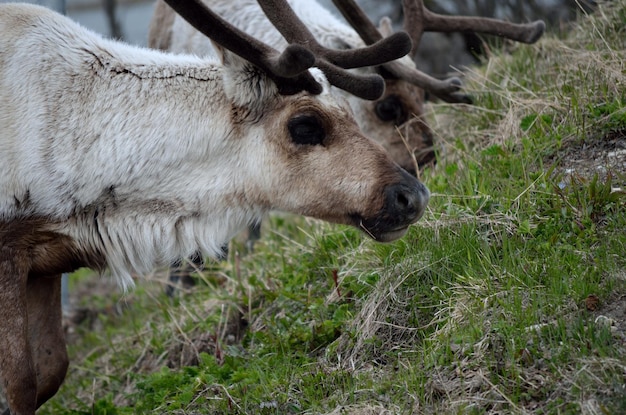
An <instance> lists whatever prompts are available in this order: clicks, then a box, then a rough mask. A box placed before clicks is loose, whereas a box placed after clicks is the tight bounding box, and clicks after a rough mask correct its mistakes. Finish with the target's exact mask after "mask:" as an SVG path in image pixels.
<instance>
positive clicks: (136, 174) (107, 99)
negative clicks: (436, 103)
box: [0, 0, 428, 415]
mask: <svg viewBox="0 0 626 415" xmlns="http://www.w3.org/2000/svg"><path fill="white" fill-rule="evenodd" d="M169 2H170V4H172V5H173V6H174V7H176V9H177V11H179V12H180V13H182V14H183V15H185V16H186V18H188V19H190V21H191V22H192V23H193V24H194V25H195V26H196V27H198V28H199V30H201V31H203V33H205V34H206V35H207V36H211V37H212V38H213V39H214V40H215V41H216V42H217V43H219V44H221V45H223V46H224V47H225V48H228V49H230V50H232V51H233V52H234V53H231V52H229V51H227V50H225V49H222V48H221V47H220V48H218V58H217V59H215V58H212V59H204V58H203V59H200V58H197V57H193V56H175V55H170V54H164V53H161V52H157V51H151V50H147V49H140V48H135V47H131V46H128V45H125V44H122V43H118V42H113V41H109V40H105V39H103V38H101V37H99V36H97V35H96V34H94V33H92V32H90V31H88V30H86V29H84V28H82V27H80V26H79V25H77V24H76V23H73V22H72V21H70V20H69V19H67V18H65V17H63V16H61V15H59V14H56V13H54V12H51V11H49V10H47V9H44V8H41V7H37V6H32V5H16V4H4V5H0V102H1V103H2V110H1V111H0V149H1V151H0V305H1V307H0V363H1V364H0V380H1V381H2V387H3V390H4V393H5V394H6V397H7V401H8V404H9V409H10V411H11V412H10V413H12V414H14V415H17V414H20V415H33V414H34V413H35V410H36V408H37V407H39V406H40V405H41V404H43V403H44V402H45V401H46V400H48V399H49V398H50V397H51V396H53V395H54V394H55V393H56V391H57V389H58V387H59V386H60V384H61V383H62V381H63V378H64V377H65V373H66V370H67V365H68V360H67V353H66V351H65V342H64V336H63V331H62V328H61V305H60V273H62V272H70V271H73V270H75V269H76V268H78V267H83V266H87V267H91V268H95V269H104V268H109V269H110V270H111V272H112V273H113V274H114V276H115V277H116V278H117V280H118V281H119V282H120V284H121V285H122V286H125V287H126V286H130V285H132V279H131V278H130V274H131V272H132V273H138V274H142V273H145V272H146V271H149V270H151V269H153V268H154V267H155V266H157V265H159V264H165V263H169V262H171V261H172V260H174V259H176V258H179V257H184V256H188V255H190V254H191V253H192V252H193V251H194V250H195V249H197V248H198V247H200V248H201V250H202V251H203V253H204V254H206V255H212V256H216V255H219V254H220V253H221V247H222V245H223V244H224V243H225V242H227V241H228V240H229V239H230V238H231V237H232V236H233V235H234V234H236V233H237V232H239V231H240V230H241V229H242V228H244V227H245V226H246V225H248V224H250V223H253V222H255V221H258V220H259V219H260V218H261V217H262V216H263V215H264V214H265V213H266V212H268V211H269V210H283V211H287V212H293V213H297V214H302V215H308V216H312V217H316V218H320V219H324V220H327V221H331V222H335V223H344V224H350V225H353V226H357V227H359V228H361V229H363V230H364V231H365V232H366V233H367V234H368V235H369V236H371V237H373V238H375V239H377V240H379V241H391V240H394V239H397V238H399V237H401V236H402V235H403V234H404V233H405V232H406V230H407V228H408V227H409V226H410V225H411V224H412V223H414V222H415V221H417V220H418V219H419V217H420V216H421V215H422V214H423V212H424V209H425V207H426V203H427V201H428V190H427V189H426V188H425V187H424V186H423V185H422V184H421V183H420V182H419V181H418V180H417V179H415V178H414V177H412V176H411V175H409V174H408V173H406V172H405V171H404V170H402V169H401V168H400V167H399V166H398V165H397V164H395V163H394V162H393V161H392V160H391V158H390V157H389V155H388V154H387V153H386V152H385V151H384V150H383V149H382V148H381V147H380V146H379V145H377V144H376V143H374V142H372V141H370V140H369V139H368V138H366V137H364V136H363V134H362V133H361V132H360V130H359V128H358V126H357V124H356V123H355V121H354V119H353V117H352V115H351V112H350V109H349V108H348V106H347V104H346V103H345V102H343V101H342V100H338V99H337V97H336V96H335V95H334V94H331V93H329V89H330V84H333V85H336V86H339V87H341V88H345V89H347V90H349V91H351V93H354V94H358V95H360V96H362V97H370V98H374V97H376V96H378V95H380V93H382V89H383V83H382V80H380V79H378V78H376V77H355V76H352V75H349V76H346V75H347V72H346V71H345V70H344V69H342V68H341V67H340V66H350V65H354V63H355V62H357V61H358V62H360V63H359V64H363V65H366V66H367V65H376V64H378V63H380V62H384V61H387V60H390V59H396V58H398V57H399V56H401V55H403V54H404V53H406V52H407V51H408V49H409V47H410V42H409V41H408V38H407V37H406V35H401V36H396V37H395V38H394V39H391V40H389V41H385V42H382V43H380V44H378V45H374V46H372V47H371V48H368V49H363V50H360V51H352V52H350V53H349V54H341V55H336V54H335V53H334V52H333V51H326V50H324V49H323V48H321V47H318V45H315V44H314V43H313V42H311V41H309V40H307V39H303V36H304V37H306V31H305V30H304V28H303V26H302V24H301V22H299V21H298V20H297V19H296V18H295V17H293V16H291V15H290V14H289V12H290V9H289V10H288V7H287V6H286V4H285V3H284V2H283V1H280V0H263V2H264V3H265V4H266V6H267V5H269V6H270V8H272V9H273V12H272V13H268V15H270V14H271V19H272V20H273V21H276V20H280V21H282V23H283V24H284V23H287V22H288V24H290V25H291V26H292V27H293V28H294V29H295V28H298V27H301V28H302V33H299V32H296V33H295V34H294V36H293V37H294V38H296V39H295V40H292V43H291V44H290V45H289V46H288V47H287V48H285V50H284V51H283V52H282V53H279V52H278V51H276V50H274V49H272V48H271V47H269V46H267V45H265V44H263V43H260V42H258V41H256V40H255V39H254V38H251V37H249V36H247V35H245V34H244V33H241V32H239V31H237V30H236V29H234V28H233V27H232V26H230V25H228V24H227V23H226V22H224V21H223V20H221V19H219V18H218V17H217V16H215V14H213V13H212V12H211V11H210V10H208V9H206V7H204V6H202V4H200V3H198V2H197V1H195V0H186V1H178V0H169ZM303 44H306V45H307V47H305V46H303ZM235 53H236V54H235ZM238 55H239V56H238ZM333 62H335V63H337V62H338V63H339V65H340V66H336V65H335V64H334V63H333ZM313 65H315V66H319V67H320V68H323V73H322V71H320V70H317V69H310V70H309V68H310V67H311V66H313Z"/></svg>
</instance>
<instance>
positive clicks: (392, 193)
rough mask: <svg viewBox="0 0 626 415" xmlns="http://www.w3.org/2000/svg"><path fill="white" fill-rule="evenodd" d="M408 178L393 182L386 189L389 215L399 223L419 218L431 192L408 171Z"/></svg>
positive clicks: (410, 221)
mask: <svg viewBox="0 0 626 415" xmlns="http://www.w3.org/2000/svg"><path fill="white" fill-rule="evenodd" d="M406 175H407V177H408V179H407V180H404V181H402V182H400V183H396V184H392V185H390V186H388V187H387V189H386V190H385V199H386V200H385V201H386V208H387V215H388V216H389V217H391V218H394V221H396V222H398V223H412V222H414V221H416V220H418V219H419V218H420V217H421V216H422V215H423V214H424V210H425V209H426V205H427V204H428V199H429V192H428V189H427V188H426V186H424V185H423V184H422V183H421V182H419V181H418V180H417V179H415V178H414V177H412V176H410V175H409V174H408V173H406Z"/></svg>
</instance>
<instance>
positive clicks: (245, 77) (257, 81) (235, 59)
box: [212, 41, 278, 110]
mask: <svg viewBox="0 0 626 415" xmlns="http://www.w3.org/2000/svg"><path fill="white" fill-rule="evenodd" d="M212 43H213V48H214V49H215V53H216V56H217V58H218V59H219V60H220V61H221V63H222V66H223V68H224V69H223V82H224V91H225V93H226V96H227V97H228V99H229V100H230V101H232V103H233V104H234V105H236V106H238V107H246V108H248V109H251V110H255V109H259V110H260V109H262V108H263V107H264V106H265V103H266V102H267V101H268V100H269V99H273V98H274V97H275V96H276V95H278V87H277V86H276V84H275V83H274V81H272V80H271V79H270V77H269V76H267V74H266V73H265V72H264V71H263V70H262V69H259V68H258V67H256V66H254V65H253V64H252V63H250V62H248V61H247V60H245V59H243V58H241V57H239V56H238V55H236V54H234V53H232V52H230V51H229V50H227V49H224V48H223V47H222V46H220V45H218V44H217V43H215V42H213V41H212Z"/></svg>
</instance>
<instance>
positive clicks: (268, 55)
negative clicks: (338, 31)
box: [165, 0, 411, 100]
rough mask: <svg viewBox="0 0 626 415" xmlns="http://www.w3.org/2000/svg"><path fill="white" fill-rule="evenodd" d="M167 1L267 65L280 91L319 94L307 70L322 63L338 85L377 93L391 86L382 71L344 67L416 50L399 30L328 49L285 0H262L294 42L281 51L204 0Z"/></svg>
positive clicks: (254, 60) (233, 47)
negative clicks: (361, 45) (367, 41)
mask: <svg viewBox="0 0 626 415" xmlns="http://www.w3.org/2000/svg"><path fill="white" fill-rule="evenodd" d="M165 2H166V3H167V4H168V5H169V6H170V7H172V8H173V9H174V10H175V11H176V12H177V13H178V14H180V15H181V16H182V17H183V18H184V19H185V20H187V22H189V24H191V25H192V26H193V27H195V28H196V29H197V30H198V31H200V32H202V33H203V34H205V35H206V36H208V37H210V38H211V39H212V40H214V41H215V42H217V43H219V44H220V45H222V46H223V47H224V48H226V49H228V50H230V51H231V52H233V53H235V54H237V55H239V56H241V57H242V58H244V59H246V60H248V61H250V62H251V63H253V64H254V65H256V66H257V67H259V68H261V69H262V70H264V71H265V72H266V73H267V74H268V76H270V77H271V78H272V79H273V80H274V82H275V83H276V85H277V86H278V88H279V91H280V93H281V94H285V95H290V94H294V93H297V92H300V91H303V90H306V91H308V92H310V93H312V94H319V93H320V92H321V91H322V87H321V85H319V84H318V83H317V81H315V79H314V78H313V77H312V76H311V74H310V73H309V72H308V71H307V69H309V68H310V67H312V66H317V67H319V68H320V69H321V70H322V71H323V72H324V74H325V75H326V77H327V78H328V81H329V82H330V83H331V84H333V85H335V86H336V87H338V88H341V89H344V90H346V91H348V92H350V93H352V94H354V95H356V96H358V97H360V98H364V99H370V100H374V99H377V98H379V97H380V96H381V95H382V94H383V91H384V88H385V85H384V81H383V79H382V78H381V77H380V76H378V75H368V76H363V75H356V74H352V73H350V72H348V71H346V70H345V69H344V68H354V67H361V66H372V65H380V64H383V63H385V62H388V61H391V60H394V59H397V58H400V57H402V56H404V55H406V54H407V53H408V52H409V51H410V50H411V40H410V38H409V37H408V35H407V34H406V33H404V32H398V33H396V34H395V35H394V36H390V37H388V38H385V39H382V40H381V41H379V42H373V44H372V45H371V46H369V47H365V48H361V49H354V50H348V51H338V50H332V49H327V48H324V47H323V46H321V45H320V44H319V43H317V41H316V40H315V39H314V38H313V35H312V34H311V33H310V32H309V31H308V29H307V28H306V27H305V25H304V23H302V21H301V20H300V19H299V18H298V17H297V16H296V15H295V13H294V12H293V10H291V7H290V6H289V4H288V3H287V2H286V1H285V0H259V1H258V2H259V5H260V6H261V8H262V9H263V11H264V12H265V14H266V15H267V17H268V18H269V20H270V21H271V22H272V23H273V24H274V26H276V28H277V29H278V30H279V31H280V32H281V34H282V35H283V36H284V37H285V39H286V40H287V41H288V42H290V45H289V46H287V48H286V49H285V50H284V51H283V52H282V53H279V52H278V51H276V50H275V49H273V48H272V47H270V46H268V45H266V44H265V43H263V42H260V41H258V40H257V39H255V38H253V37H252V36H249V35H248V34H246V33H245V32H243V31H241V30H239V29H237V28H236V27H234V26H233V25H231V24H230V23H228V22H226V21H225V20H224V19H222V18H221V17H220V16H218V15H217V14H216V13H214V12H212V11H211V10H210V9H209V8H208V7H206V6H205V5H204V3H202V1H201V0H165Z"/></svg>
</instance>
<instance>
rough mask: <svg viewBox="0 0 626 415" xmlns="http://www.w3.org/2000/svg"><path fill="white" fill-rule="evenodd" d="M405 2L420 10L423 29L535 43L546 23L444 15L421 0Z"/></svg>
mask: <svg viewBox="0 0 626 415" xmlns="http://www.w3.org/2000/svg"><path fill="white" fill-rule="evenodd" d="M406 3H415V5H414V6H413V8H420V9H421V10H422V16H423V19H424V23H423V26H424V31H433V32H445V33H450V32H479V33H487V34H490V35H496V36H499V37H505V38H508V39H511V40H515V41H517V42H522V43H535V42H536V41H537V40H538V39H539V38H540V37H541V35H543V32H544V31H545V29H546V24H545V23H544V22H543V21H542V20H537V21H535V22H532V23H521V24H520V23H511V22H507V21H505V20H499V19H493V18H489V17H471V16H445V15H442V14H437V13H433V12H431V11H430V10H428V9H427V8H426V6H424V1H423V0H413V1H410V0H403V5H405V4H406Z"/></svg>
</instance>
